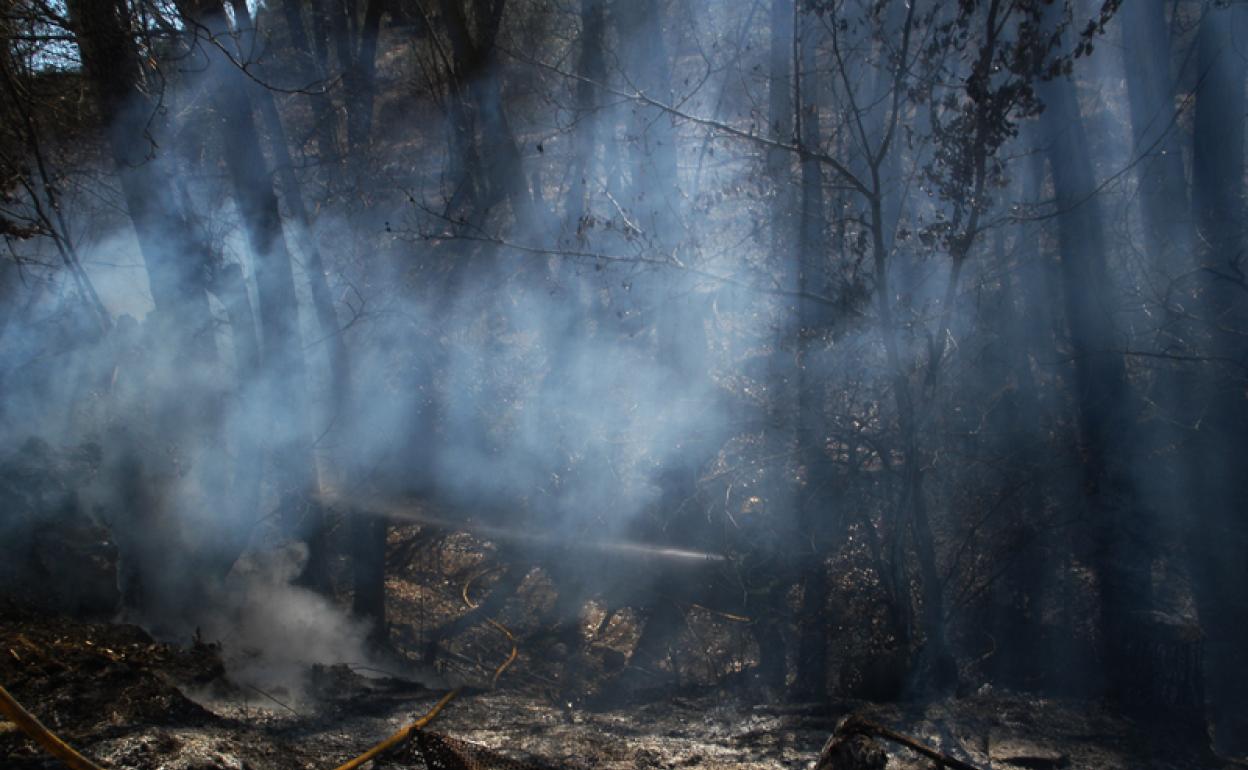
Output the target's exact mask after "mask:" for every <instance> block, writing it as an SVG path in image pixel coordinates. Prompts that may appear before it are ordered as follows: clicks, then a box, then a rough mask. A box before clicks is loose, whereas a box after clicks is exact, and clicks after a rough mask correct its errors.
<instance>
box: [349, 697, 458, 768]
mask: <svg viewBox="0 0 1248 770" xmlns="http://www.w3.org/2000/svg"><path fill="white" fill-rule="evenodd" d="M456 695H459V688H458V687H456V688H455V689H454V690H451V691H450V692H448V693H447V694H446V695H443V696H442V700H440V701H438V702H437V703H435V704H434V706H433V708H431V709H429V712H428V713H427V714H425V715H424V716H423V717H421V718H420V719H417V720H416V721H415V722H412V723H411V724H410V725H408V726H407V727H404V728H403V729H402V730H399V731H398V732H397V733H395V734H394V735H391V736H390V737H389V738H387V739H385V740H384V741H382V742H381V743H379V744H377V745H376V746H374V747H372V748H371V749H369V750H368V751H366V752H364V753H363V754H361V755H359V756H358V757H356V758H355V759H353V760H351V761H350V762H345V763H343V764H341V765H339V766H338V767H336V768H334V770H355V768H357V767H359V766H360V765H362V764H364V763H365V762H367V761H369V760H370V759H373V758H375V757H376V756H377V755H378V754H380V753H382V752H383V751H386V750H387V749H391V748H393V747H395V746H397V745H399V744H400V743H402V742H403V741H405V740H407V739H408V737H409V736H410V735H411V734H412V733H414V732H416V731H417V730H420V729H421V728H423V727H424V726H425V725H427V724H429V723H430V722H432V721H433V718H434V717H436V716H437V715H438V713H439V712H440V711H442V708H443V707H444V706H445V705H446V704H448V703H450V702H451V700H452V699H453V698H454V697H455V696H456Z"/></svg>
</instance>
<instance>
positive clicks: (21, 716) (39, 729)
mask: <svg viewBox="0 0 1248 770" xmlns="http://www.w3.org/2000/svg"><path fill="white" fill-rule="evenodd" d="M0 714H4V716H5V717H6V718H8V720H9V721H11V722H12V723H13V724H15V725H17V726H18V728H19V729H20V730H21V731H22V732H24V733H26V734H27V735H28V736H30V738H31V739H32V740H34V741H35V743H38V744H39V745H40V746H42V747H43V750H44V751H46V752H48V753H49V754H51V755H52V756H54V757H56V758H57V759H59V760H61V761H62V762H64V763H65V764H66V766H68V767H70V768H72V770H103V768H101V767H100V766H99V765H97V764H95V763H94V762H92V761H91V760H89V759H87V758H86V757H84V756H83V755H81V754H79V753H78V752H77V751H75V750H74V748H73V747H72V746H70V745H69V744H68V743H66V742H65V741H63V740H61V739H60V738H58V737H57V736H56V735H54V734H53V733H52V731H51V730H49V729H48V728H46V727H44V726H43V723H42V722H40V721H39V720H38V719H36V718H35V715H34V714H31V713H30V712H29V711H27V710H26V709H24V708H22V704H20V703H18V702H17V701H16V700H14V699H13V696H12V695H9V691H8V690H6V689H4V687H3V686H2V685H0Z"/></svg>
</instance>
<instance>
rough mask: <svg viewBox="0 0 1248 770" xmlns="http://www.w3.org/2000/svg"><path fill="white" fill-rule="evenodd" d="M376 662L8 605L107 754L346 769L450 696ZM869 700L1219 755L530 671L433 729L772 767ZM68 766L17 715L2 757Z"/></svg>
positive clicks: (891, 750)
mask: <svg viewBox="0 0 1248 770" xmlns="http://www.w3.org/2000/svg"><path fill="white" fill-rule="evenodd" d="M366 673H371V672H364V671H360V670H353V669H349V668H347V667H344V666H338V667H328V668H326V667H318V668H313V669H310V670H309V671H308V672H307V676H306V682H305V684H306V687H305V688H304V690H303V692H302V694H301V695H299V696H298V697H297V698H296V697H295V696H294V695H293V694H291V693H287V692H284V691H282V692H260V691H258V690H255V689H254V688H248V687H244V686H241V685H238V684H236V683H233V682H231V681H230V679H229V678H228V676H227V674H226V668H225V666H224V665H223V664H222V657H221V651H220V649H219V648H217V647H216V646H215V645H212V644H208V643H203V642H197V643H194V644H192V645H190V646H187V647H178V646H174V645H169V644H164V643H160V642H156V641H154V640H153V639H152V638H151V637H150V636H148V634H146V633H145V632H144V631H143V630H142V629H140V628H138V627H136V626H132V625H124V624H112V623H87V622H81V621H77V620H74V619H71V618H66V617H58V616H55V615H51V614H48V613H46V612H43V611H36V610H33V609H29V608H26V607H23V606H21V605H19V604H17V603H14V602H12V601H6V600H0V683H3V684H4V686H5V687H7V688H8V689H9V691H10V692H11V693H12V694H13V696H14V697H15V698H17V699H18V700H19V701H20V702H21V703H23V705H25V706H26V708H27V709H28V710H30V711H31V712H32V713H34V714H35V715H36V716H37V717H39V718H40V719H41V720H42V721H43V722H44V724H45V725H47V726H48V727H49V728H50V729H52V730H53V731H54V732H56V733H57V734H59V735H60V736H61V737H63V738H64V739H65V740H67V741H69V742H70V743H71V744H72V745H74V746H75V747H76V748H78V749H79V750H80V751H82V752H83V753H84V754H86V755H87V756H89V757H91V758H92V759H93V760H95V761H97V762H99V763H100V764H102V765H104V766H106V767H114V768H123V767H124V768H136V769H139V770H147V769H149V768H150V769H151V770H156V769H157V768H160V769H162V770H192V769H194V770H200V769H203V770H207V769H208V768H235V769H237V770H241V769H242V768H251V769H253V770H296V769H299V770H303V769H304V768H308V769H311V768H326V769H327V770H328V769H329V768H333V767H336V766H337V765H338V764H340V763H341V762H343V761H345V760H347V759H349V758H351V757H354V756H356V755H358V754H359V753H361V752H362V751H364V750H365V749H367V748H368V747H369V746H371V745H373V744H374V743H376V742H378V741H380V740H381V739H383V738H385V737H386V736H388V735H390V734H392V733H393V732H395V731H396V730H398V729H400V728H401V727H403V726H405V725H407V724H409V723H410V722H411V721H412V720H414V719H415V718H417V717H419V716H420V715H421V714H423V713H425V711H427V710H428V709H429V707H430V706H431V705H432V704H433V703H434V702H435V701H436V700H437V699H438V698H439V697H440V696H441V695H442V692H440V691H438V690H434V689H428V688H426V687H424V686H423V685H420V684H417V683H415V682H412V681H408V680H405V679H401V678H394V677H378V676H371V677H370V676H365V674H366ZM851 713H854V714H858V715H860V716H862V717H864V718H866V719H869V720H872V721H874V722H877V723H880V724H883V725H886V726H888V727H889V728H891V729H894V730H897V731H899V732H902V733H905V734H908V735H910V736H913V737H914V738H916V739H918V740H919V741H921V742H923V743H925V744H927V745H929V746H931V747H934V748H937V749H939V750H940V751H943V752H945V753H947V754H949V755H951V756H953V757H955V758H958V759H961V760H963V761H966V762H969V763H971V764H973V765H975V766H978V767H983V768H988V767H994V768H1032V769H1038V770H1044V769H1045V768H1061V767H1078V768H1124V769H1125V768H1205V767H1218V766H1219V765H1218V763H1217V762H1216V761H1213V760H1212V759H1211V758H1210V757H1208V756H1206V755H1203V754H1202V752H1201V751H1200V750H1199V749H1198V748H1197V747H1196V746H1195V745H1194V744H1193V743H1191V742H1190V741H1185V740H1183V739H1182V738H1181V737H1179V736H1175V735H1168V734H1167V732H1166V731H1165V730H1164V729H1160V728H1159V727H1158V726H1157V725H1149V726H1144V725H1141V724H1139V723H1137V722H1135V721H1133V720H1131V719H1128V718H1125V717H1123V716H1121V715H1118V714H1115V713H1113V712H1111V711H1108V710H1107V709H1105V708H1103V707H1102V706H1100V705H1098V704H1096V703H1090V702H1086V701H1063V700H1053V699H1044V698H1038V697H1031V696H1025V695H1021V694H1014V693H1001V692H993V691H990V690H983V691H981V692H979V693H977V694H975V695H973V696H970V697H965V698H960V699H950V700H944V701H939V702H934V703H911V704H901V705H897V704H892V705H887V704H870V703H862V702H842V703H837V704H833V705H827V704H822V705H816V704H783V705H751V704H748V703H745V702H743V701H742V699H741V696H740V695H739V694H736V693H734V692H732V691H728V690H724V689H718V690H716V689H709V688H707V689H701V690H695V689H689V690H688V691H687V692H684V693H681V694H676V695H673V694H670V693H669V694H668V695H667V696H666V697H663V698H661V699H658V700H654V701H651V702H645V703H633V704H630V705H627V706H619V707H615V708H599V709H591V708H587V707H585V706H584V705H582V704H580V703H575V702H573V703H569V702H561V701H560V700H556V699H554V698H553V697H552V696H551V695H549V694H546V693H544V692H542V691H539V690H538V689H537V688H533V687H531V686H527V685H526V684H525V683H524V678H523V677H515V678H514V679H513V684H511V685H507V684H504V685H503V686H502V687H500V688H499V689H497V690H493V691H489V690H473V691H469V692H465V693H464V694H462V695H461V696H460V697H458V698H457V699H455V700H454V701H452V702H451V704H450V705H449V706H448V707H447V708H446V710H445V711H444V712H443V713H442V714H441V715H440V716H439V717H438V718H437V719H436V720H435V721H434V723H433V724H432V725H431V726H430V728H429V729H431V730H434V731H436V732H438V733H441V734H444V735H447V736H451V737H453V738H457V739H461V740H466V741H470V742H472V743H474V744H477V745H480V746H484V747H486V748H489V749H494V750H498V751H500V752H502V753H503V754H506V755H508V756H513V757H520V758H524V757H537V758H540V759H542V760H544V761H545V763H546V764H548V765H551V764H553V765H555V766H566V767H575V768H602V769H611V770H616V769H618V770H626V769H627V770H644V769H645V768H660V767H662V768H669V767H671V768H675V767H680V768H685V767H705V768H743V769H744V768H757V769H758V770H762V768H810V767H814V765H815V763H816V760H817V759H818V757H819V752H820V748H821V747H822V746H823V744H824V743H825V741H826V740H827V738H828V737H829V735H830V734H831V732H832V730H833V728H834V726H835V725H836V724H837V722H838V720H839V719H841V718H843V717H845V716H846V715H848V714H851ZM880 745H881V746H882V747H883V748H884V750H885V751H886V752H887V755H888V765H887V766H888V767H889V768H892V769H893V770H903V769H910V768H914V769H916V770H917V768H928V767H932V763H931V762H930V761H929V760H926V759H923V758H921V757H919V756H918V755H916V754H914V753H913V752H911V751H909V750H908V749H903V748H899V747H898V746H896V745H894V744H889V743H888V742H887V741H881V742H880ZM56 766H57V764H56V762H55V760H52V759H50V758H48V757H46V756H45V755H43V754H42V753H41V752H40V750H39V749H38V748H37V747H36V746H35V745H34V744H33V743H32V742H31V741H30V740H29V739H28V738H27V737H26V736H24V735H23V734H21V733H20V732H18V731H17V730H16V728H14V727H13V725H11V724H9V723H7V722H0V767H3V768H5V769H6V770H35V768H41V769H42V768H51V767H56ZM393 766H403V765H402V764H400V765H393ZM407 766H413V765H410V764H409V765H407ZM415 766H418V765H415ZM826 766H827V765H825V767H826Z"/></svg>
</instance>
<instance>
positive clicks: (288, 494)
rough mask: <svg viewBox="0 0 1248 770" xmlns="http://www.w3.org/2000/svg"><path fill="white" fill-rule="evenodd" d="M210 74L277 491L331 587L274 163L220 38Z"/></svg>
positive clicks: (199, 0) (220, 35)
mask: <svg viewBox="0 0 1248 770" xmlns="http://www.w3.org/2000/svg"><path fill="white" fill-rule="evenodd" d="M181 9H182V12H183V14H184V15H185V16H186V17H187V19H188V20H189V22H190V23H191V26H192V27H193V28H194V29H195V30H196V34H197V36H198V35H200V34H207V35H211V36H213V38H215V39H216V40H219V41H224V40H226V39H228V36H229V33H230V30H229V24H228V21H227V19H226V16H225V11H224V8H223V6H222V4H221V1H220V0H186V2H184V3H182V5H181ZM199 47H200V48H201V49H202V53H203V55H204V56H206V57H207V59H208V69H207V73H208V76H209V77H213V78H216V82H215V83H214V84H213V86H212V89H213V90H212V100H213V105H214V107H215V108H216V110H217V112H218V113H220V115H221V118H222V122H221V124H220V126H221V129H222V132H221V139H222V145H223V148H224V153H225V165H226V169H227V171H228V172H229V176H230V181H231V183H232V185H233V187H234V193H235V203H236V205H237V206H238V210H239V214H240V215H241V218H242V220H243V229H244V231H245V234H246V236H247V241H248V245H249V246H250V248H251V254H252V260H253V263H252V264H253V269H254V272H255V279H256V290H257V296H258V298H259V304H260V312H259V321H260V341H261V352H262V356H263V367H262V369H263V387H262V392H263V393H264V398H265V401H266V405H267V407H268V417H269V425H268V429H269V431H270V436H269V439H270V448H271V452H272V464H273V468H274V471H275V476H274V479H273V482H274V487H275V492H276V494H277V497H278V499H279V500H281V501H283V506H284V507H286V515H287V516H288V517H289V519H290V520H291V521H292V522H293V525H292V532H293V533H294V534H295V535H296V536H297V537H299V538H300V539H302V540H304V541H305V542H306V543H307V546H308V561H307V564H306V566H305V568H304V572H303V575H302V576H301V578H300V579H301V582H304V583H305V584H307V585H309V586H311V587H313V588H315V589H316V590H320V591H326V590H328V588H329V583H328V555H327V553H326V542H325V527H324V520H323V519H324V514H323V512H322V511H321V509H320V507H319V506H318V505H317V504H316V503H315V502H314V501H313V498H312V496H310V495H309V492H310V491H311V489H312V488H313V487H314V485H315V483H316V470H315V462H314V460H313V457H312V443H311V440H310V438H309V435H308V426H307V420H308V411H307V384H306V380H305V362H304V356H303V340H302V334H301V332H300V329H299V309H298V303H297V300H296V296H295V280H294V269H293V265H292V263H291V258H290V252H289V250H288V249H287V246H286V238H285V234H284V232H283V229H282V220H281V215H280V213H279V211H278V203H277V195H276V194H275V193H274V191H273V182H272V177H271V174H270V171H269V164H268V162H267V161H266V160H265V157H264V154H263V152H262V151H261V148H260V135H259V132H258V131H257V130H256V124H255V119H254V118H253V116H252V105H251V100H250V99H249V98H248V91H249V88H248V85H247V83H246V82H245V80H244V77H243V75H242V73H241V72H240V71H239V70H238V69H237V68H236V67H235V66H234V65H233V63H232V62H230V61H229V59H228V58H226V57H225V55H224V53H223V52H222V51H221V50H220V48H218V47H217V45H216V44H214V43H211V42H209V43H206V44H205V43H201V44H200V46H199Z"/></svg>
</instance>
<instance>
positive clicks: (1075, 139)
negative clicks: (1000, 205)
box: [1041, 78, 1153, 702]
mask: <svg viewBox="0 0 1248 770" xmlns="http://www.w3.org/2000/svg"><path fill="white" fill-rule="evenodd" d="M1041 97H1042V98H1043V99H1044V102H1045V110H1044V112H1043V113H1042V116H1041V126H1042V128H1043V129H1044V132H1045V136H1046V138H1047V140H1048V142H1049V145H1048V148H1047V149H1048V158H1049V166H1050V169H1051V171H1052V175H1053V186H1054V190H1055V193H1056V202H1057V210H1058V212H1059V214H1058V217H1057V229H1058V242H1059V246H1060V251H1061V259H1060V267H1061V272H1060V276H1061V285H1062V299H1063V305H1064V310H1065V314H1066V325H1067V330H1068V333H1069V340H1070V346H1071V348H1072V351H1073V355H1074V361H1075V383H1074V385H1075V394H1074V396H1075V402H1076V404H1077V408H1078V415H1079V426H1080V431H1079V432H1080V440H1081V453H1082V455H1083V493H1084V500H1083V503H1084V505H1085V506H1086V515H1087V517H1088V522H1087V533H1088V536H1089V538H1090V540H1091V544H1092V553H1091V556H1090V558H1091V560H1092V565H1091V566H1092V568H1093V570H1094V571H1095V573H1096V575H1097V579H1098V584H1099V588H1100V633H1101V649H1100V654H1101V663H1102V665H1103V667H1104V671H1105V675H1106V679H1107V686H1108V689H1109V693H1110V695H1111V696H1112V697H1115V698H1117V699H1120V700H1122V701H1123V702H1128V700H1129V699H1131V698H1134V697H1136V696H1138V695H1139V694H1140V693H1139V690H1140V683H1141V682H1143V681H1146V680H1147V679H1148V678H1149V676H1150V674H1149V671H1150V666H1149V661H1148V660H1147V659H1146V658H1145V657H1143V654H1144V652H1145V650H1146V648H1147V642H1146V640H1147V639H1148V632H1149V628H1148V624H1147V623H1146V619H1147V618H1148V617H1149V613H1150V612H1151V610H1152V609H1153V604H1152V595H1151V577H1150V574H1151V553H1150V552H1149V548H1150V546H1149V545H1148V544H1149V543H1151V539H1152V532H1151V528H1150V520H1151V514H1150V513H1149V511H1148V510H1147V509H1146V508H1145V507H1144V506H1143V505H1142V501H1141V500H1140V499H1139V496H1138V494H1137V489H1136V486H1135V483H1134V480H1133V479H1132V477H1131V470H1130V465H1131V458H1132V456H1133V453H1132V452H1131V450H1130V447H1131V441H1132V436H1131V413H1130V410H1131V405H1132V403H1133V402H1132V398H1131V394H1130V392H1129V387H1128V384H1127V375H1126V368H1125V365H1124V362H1123V358H1122V356H1121V355H1120V354H1119V353H1117V352H1115V351H1116V350H1117V349H1118V347H1119V345H1118V344H1117V343H1116V341H1115V334H1114V327H1113V319H1112V318H1111V317H1110V314H1109V310H1108V308H1107V307H1106V304H1105V299H1104V298H1105V297H1108V296H1111V293H1112V292H1111V286H1110V282H1109V276H1108V273H1107V269H1106V263H1105V252H1106V248H1105V247H1106V244H1105V237H1104V231H1103V225H1102V213H1101V207H1100V201H1099V199H1098V198H1097V197H1096V195H1095V180H1094V179H1093V175H1092V169H1093V165H1092V160H1091V158H1090V157H1089V154H1088V143H1087V136H1086V134H1085V131H1084V127H1083V118H1082V116H1081V114H1080V111H1079V105H1078V102H1077V100H1076V96H1075V89H1074V84H1073V83H1072V82H1071V81H1070V80H1069V79H1068V78H1058V79H1055V80H1053V81H1050V82H1047V83H1045V84H1044V85H1043V88H1042V90H1041Z"/></svg>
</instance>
